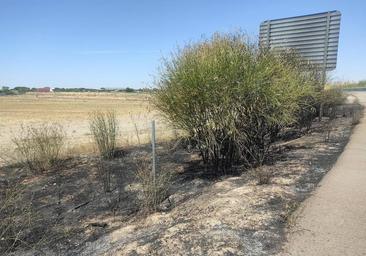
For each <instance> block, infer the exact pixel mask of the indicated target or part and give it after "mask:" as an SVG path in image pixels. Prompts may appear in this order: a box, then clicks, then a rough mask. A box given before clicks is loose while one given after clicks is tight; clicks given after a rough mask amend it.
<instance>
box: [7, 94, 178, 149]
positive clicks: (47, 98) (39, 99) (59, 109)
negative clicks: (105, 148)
mask: <svg viewBox="0 0 366 256" xmlns="http://www.w3.org/2000/svg"><path fill="white" fill-rule="evenodd" d="M95 110H114V111H116V114H117V118H118V121H119V125H120V128H121V129H120V138H119V143H120V144H121V145H124V146H125V145H131V144H132V145H133V144H136V143H138V141H139V140H140V142H141V143H144V142H147V141H148V140H149V134H150V133H149V127H150V121H151V120H153V119H156V120H158V122H157V137H158V138H163V137H166V136H169V134H172V133H169V130H168V132H167V129H166V125H165V124H164V123H163V122H162V121H161V120H160V119H159V117H158V116H157V115H156V113H154V112H153V111H152V110H151V107H150V106H149V95H148V94H145V93H29V94H25V95H17V96H4V97H0V153H3V154H4V152H11V149H12V147H13V146H12V143H11V138H12V137H13V136H16V135H17V133H18V132H19V131H20V127H21V125H27V124H33V123H41V122H57V123H59V124H61V125H62V126H63V127H64V129H65V131H66V133H67V137H68V142H69V143H68V144H69V146H70V148H71V149H72V150H73V151H77V152H78V153H88V152H91V151H92V150H93V149H92V147H91V143H90V142H91V138H90V132H89V124H88V116H89V113H90V112H92V111H95ZM163 128H164V129H163ZM9 150H10V151H9Z"/></svg>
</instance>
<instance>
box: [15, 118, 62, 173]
mask: <svg viewBox="0 0 366 256" xmlns="http://www.w3.org/2000/svg"><path fill="white" fill-rule="evenodd" d="M13 142H14V144H15V152H16V157H17V158H16V159H17V162H19V163H21V164H23V165H24V166H25V167H28V168H29V169H30V170H33V171H36V172H45V171H49V170H50V169H51V168H52V167H54V166H56V165H57V164H58V163H59V162H60V159H61V157H62V153H63V152H62V150H63V148H64V145H65V133H64V131H63V128H62V126H60V125H58V124H47V123H44V124H41V125H38V126H35V125H29V126H22V127H21V134H19V135H18V136H17V137H14V138H13Z"/></svg>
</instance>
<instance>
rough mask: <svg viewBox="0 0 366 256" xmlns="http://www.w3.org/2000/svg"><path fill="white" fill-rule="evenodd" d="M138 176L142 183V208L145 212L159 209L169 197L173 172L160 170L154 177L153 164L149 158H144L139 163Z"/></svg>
mask: <svg viewBox="0 0 366 256" xmlns="http://www.w3.org/2000/svg"><path fill="white" fill-rule="evenodd" d="M136 178H137V180H138V182H139V183H140V184H141V191H142V196H141V202H140V205H141V206H140V207H141V210H142V211H143V212H153V211H156V210H158V208H159V204H160V203H161V202H163V201H164V200H165V199H166V198H167V195H168V190H169V188H170V185H171V182H172V179H173V173H172V172H169V171H158V172H157V173H156V175H155V177H154V176H153V174H152V172H151V165H150V164H149V162H148V160H147V159H144V160H140V162H139V163H138V164H137V171H136Z"/></svg>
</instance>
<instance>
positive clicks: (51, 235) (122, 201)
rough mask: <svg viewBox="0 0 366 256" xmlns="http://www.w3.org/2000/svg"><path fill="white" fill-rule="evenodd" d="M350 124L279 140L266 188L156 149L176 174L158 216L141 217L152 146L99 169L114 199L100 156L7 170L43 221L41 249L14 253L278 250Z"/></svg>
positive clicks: (167, 148) (38, 231)
mask: <svg viewBox="0 0 366 256" xmlns="http://www.w3.org/2000/svg"><path fill="white" fill-rule="evenodd" d="M351 122H352V120H351V118H346V117H342V118H337V119H335V120H333V121H332V123H331V124H330V125H329V124H328V121H327V120H324V121H323V122H321V123H318V122H314V125H313V127H312V129H311V131H310V132H309V133H307V134H305V135H303V136H301V137H298V136H297V138H296V139H291V138H288V139H287V140H286V141H284V140H283V141H279V142H277V143H275V145H273V148H272V151H271V161H269V162H268V163H267V165H266V166H265V167H263V168H265V169H266V170H269V173H270V174H271V177H270V180H269V183H268V184H262V185H260V184H259V183H258V175H257V171H258V170H256V169H253V170H249V171H248V170H247V171H244V170H242V172H241V174H240V175H236V176H224V177H220V178H213V177H209V176H207V175H205V173H204V172H203V171H200V170H201V169H200V168H199V165H198V164H197V159H198V157H197V155H196V154H194V153H187V152H186V151H184V150H182V149H178V150H177V149H175V150H174V151H173V150H172V145H170V144H164V145H160V147H159V148H158V154H159V161H158V163H159V166H160V168H162V169H165V170H174V171H175V172H176V178H175V180H174V183H173V186H172V188H171V189H170V191H169V195H170V196H169V198H168V199H167V200H166V201H164V202H163V203H162V205H161V209H162V210H161V211H160V212H156V213H153V214H143V213H140V212H139V207H138V200H139V195H138V187H139V184H138V183H137V182H136V180H135V178H134V175H133V173H134V171H135V169H136V162H138V161H139V159H141V158H146V156H148V155H149V151H150V149H149V147H140V148H133V149H128V150H126V152H125V154H124V155H123V156H120V157H119V158H117V159H115V160H113V161H108V162H104V163H103V166H104V168H108V169H109V170H111V172H112V186H111V187H112V192H108V193H105V192H104V190H103V182H102V181H101V180H102V179H101V177H100V173H99V171H98V169H99V168H98V166H99V165H100V163H99V162H98V160H97V159H96V158H94V157H90V156H84V157H78V158H73V159H69V160H67V161H66V162H65V163H64V165H63V168H62V170H59V171H58V174H57V175H54V174H52V173H49V174H46V175H42V176H39V175H38V176H36V175H33V174H30V173H26V172H25V171H24V170H23V169H21V168H19V167H16V166H7V167H4V168H3V170H1V171H0V181H1V182H2V184H14V183H18V184H19V183H21V184H26V185H27V189H26V193H25V195H24V200H29V199H31V200H33V201H32V202H33V203H32V205H33V207H34V209H35V211H36V212H37V215H38V217H39V218H38V219H39V222H35V224H37V225H35V227H34V230H31V232H30V237H31V238H30V241H33V242H34V244H36V245H37V246H29V247H26V246H22V248H23V249H21V250H18V251H17V252H16V253H15V254H18V255H43V254H46V255H272V254H275V253H276V252H278V251H279V249H280V248H281V246H282V242H283V240H284V239H285V228H286V226H287V225H289V224H291V221H292V219H291V218H292V217H291V213H292V212H293V211H294V210H295V209H296V208H297V206H298V204H299V202H301V201H302V200H304V199H305V198H306V197H308V196H309V195H310V193H311V191H313V189H314V188H315V187H316V185H317V183H318V182H319V181H320V179H321V178H322V177H323V176H324V174H325V173H326V172H327V171H328V170H329V169H330V168H331V166H332V165H333V163H334V162H335V161H336V159H337V157H338V155H339V154H340V153H341V152H342V150H343V148H344V146H345V144H346V143H347V141H348V138H349V136H350V134H351V129H352V124H351ZM329 130H331V132H330V136H329V138H328V136H327V135H328V133H329ZM238 169H240V167H238ZM262 171H263V170H262ZM32 236H33V237H32ZM32 239H33V240H32Z"/></svg>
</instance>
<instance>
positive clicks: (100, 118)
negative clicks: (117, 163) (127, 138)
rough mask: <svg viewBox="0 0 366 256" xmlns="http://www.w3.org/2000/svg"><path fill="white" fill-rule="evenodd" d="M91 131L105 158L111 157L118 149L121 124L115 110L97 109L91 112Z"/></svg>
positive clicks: (101, 154) (100, 153)
mask: <svg viewBox="0 0 366 256" xmlns="http://www.w3.org/2000/svg"><path fill="white" fill-rule="evenodd" d="M89 125H90V131H91V133H92V134H93V138H94V142H95V144H96V146H97V148H98V151H99V155H100V156H101V157H102V158H103V159H111V158H113V156H114V152H115V150H116V140H117V136H118V129H119V125H118V122H117V120H116V113H115V112H113V111H107V112H100V111H96V112H93V113H91V114H90V120H89Z"/></svg>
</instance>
